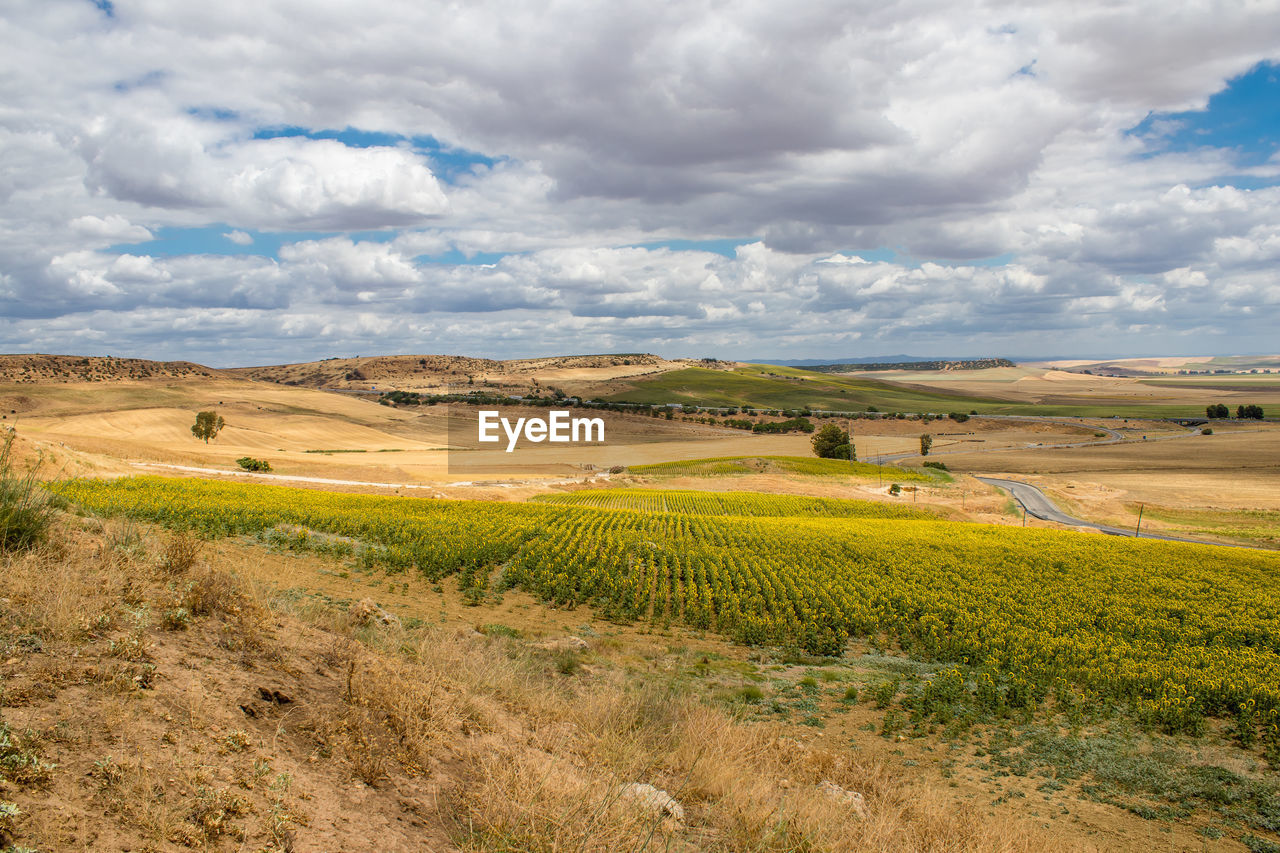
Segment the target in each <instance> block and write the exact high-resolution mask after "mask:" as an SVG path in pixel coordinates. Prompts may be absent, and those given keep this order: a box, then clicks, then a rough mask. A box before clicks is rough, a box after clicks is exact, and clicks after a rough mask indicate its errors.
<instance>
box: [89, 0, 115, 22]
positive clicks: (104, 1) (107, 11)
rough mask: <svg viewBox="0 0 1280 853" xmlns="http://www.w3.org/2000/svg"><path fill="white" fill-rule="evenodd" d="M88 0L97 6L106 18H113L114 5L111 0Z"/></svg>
mask: <svg viewBox="0 0 1280 853" xmlns="http://www.w3.org/2000/svg"><path fill="white" fill-rule="evenodd" d="M90 2H91V3H93V5H95V6H97V7H98V10H99V11H101V12H102V14H104V15H106V16H107V17H108V18H114V17H115V16H116V7H115V4H114V3H112V2H111V0H90Z"/></svg>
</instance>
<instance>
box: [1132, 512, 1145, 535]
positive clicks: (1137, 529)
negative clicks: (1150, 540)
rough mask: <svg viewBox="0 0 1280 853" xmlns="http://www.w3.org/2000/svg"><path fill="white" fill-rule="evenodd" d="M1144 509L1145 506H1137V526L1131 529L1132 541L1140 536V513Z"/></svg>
mask: <svg viewBox="0 0 1280 853" xmlns="http://www.w3.org/2000/svg"><path fill="white" fill-rule="evenodd" d="M1146 508H1147V507H1146V504H1138V526H1137V527H1135V528H1134V529H1133V538H1134V539H1139V538H1141V536H1142V511H1143V510H1144V509H1146Z"/></svg>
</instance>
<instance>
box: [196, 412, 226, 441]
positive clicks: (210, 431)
mask: <svg viewBox="0 0 1280 853" xmlns="http://www.w3.org/2000/svg"><path fill="white" fill-rule="evenodd" d="M226 425H227V422H226V421H224V420H223V419H222V415H220V414H218V413H217V412H197V413H196V422H195V423H194V424H193V425H192V426H191V434H192V435H194V436H195V437H196V438H201V439H204V443H205V444H208V443H209V439H211V438H215V437H216V436H217V435H218V433H219V432H220V431H221V430H222V428H223V427H224V426H226Z"/></svg>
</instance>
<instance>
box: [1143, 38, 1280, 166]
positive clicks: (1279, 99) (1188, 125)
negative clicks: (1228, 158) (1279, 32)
mask: <svg viewBox="0 0 1280 853" xmlns="http://www.w3.org/2000/svg"><path fill="white" fill-rule="evenodd" d="M1129 134H1130V135H1133V136H1138V137H1141V138H1143V139H1145V140H1146V141H1147V144H1148V146H1149V150H1148V152H1147V155H1146V156H1153V155H1155V154H1162V153H1165V152H1170V151H1193V150H1195V149H1197V148H1228V149H1231V150H1232V151H1234V152H1235V154H1236V162H1237V164H1238V165H1240V166H1244V167H1248V166H1257V165H1260V164H1262V163H1265V162H1266V161H1267V160H1268V159H1269V158H1270V157H1271V156H1272V155H1274V154H1275V153H1276V150H1277V147H1280V66H1277V65H1275V64H1273V63H1267V62H1261V63H1259V64H1257V65H1255V66H1254V67H1253V68H1252V69H1250V70H1249V71H1248V72H1246V73H1244V74H1241V75H1240V76H1239V77H1234V78H1232V79H1231V80H1229V81H1227V85H1226V88H1224V89H1223V90H1222V91H1220V92H1218V93H1217V94H1215V95H1213V96H1212V97H1211V98H1209V103H1208V104H1207V105H1206V107H1205V108H1204V109H1203V110H1191V111H1188V112H1181V113H1151V114H1149V115H1148V116H1147V117H1146V118H1145V119H1143V120H1142V121H1141V122H1140V123H1139V124H1138V125H1137V126H1135V127H1134V128H1132V129H1131V130H1130V131H1129Z"/></svg>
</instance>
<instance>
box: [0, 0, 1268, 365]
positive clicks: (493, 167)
mask: <svg viewBox="0 0 1280 853" xmlns="http://www.w3.org/2000/svg"><path fill="white" fill-rule="evenodd" d="M1276 31H1280V6H1277V5H1276V4H1274V3H1262V4H1259V3H1249V2H1244V0H1239V2H1227V3H1209V2H1191V3H1182V4H1179V5H1178V6H1177V7H1176V8H1172V7H1169V6H1168V5H1167V4H1158V3H1154V2H1145V0H1128V2H1121V3H1113V4H1106V5H1098V4H1093V5H1090V4H1079V3H1074V2H1067V0H1057V1H1056V2H1047V3H1041V4H1036V5H1034V6H1027V5H1025V4H1023V5H1022V6H1019V5H1011V4H1007V3H1001V2H987V0H970V2H964V3H959V4H957V3H954V2H943V0H922V1H921V2H919V3H912V4H907V5H902V4H897V5H893V4H889V5H885V4H881V5H874V4H873V5H869V6H865V7H864V8H860V9H851V8H850V6H849V5H848V4H847V3H837V2H834V0H824V2H817V3H809V4H804V5H803V6H802V7H797V6H795V5H794V4H791V5H786V4H781V3H778V2H776V0H731V2H728V3H725V2H719V0H696V2H693V3H688V4H682V5H681V6H680V7H678V8H677V7H663V6H655V5H654V4H652V3H642V2H639V0H620V2H616V3H610V4H587V3H565V4H558V5H555V6H552V7H546V8H534V7H528V8H521V7H518V6H515V7H513V6H512V5H511V4H508V3H501V2H498V0H477V2H474V3H467V4H462V5H458V4H446V3H443V2H440V3H436V2H426V3H424V2H418V0H389V2H385V3H379V4H376V5H375V6H372V7H359V8H357V7H355V6H352V5H351V4H349V3H343V2H339V0H312V2H309V3H305V4H299V3H295V2H293V0H272V1H271V2H268V3H265V4H263V3H252V4H251V3H241V2H229V3H222V4H217V5H215V6H209V5H207V4H206V5H204V6H201V5H191V4H172V3H165V2H161V1H160V0H119V2H117V3H115V5H114V14H113V15H112V16H108V15H106V14H104V13H103V12H102V11H100V10H99V9H98V8H96V7H95V5H94V4H91V3H87V2H85V3H48V2H38V0H16V2H14V3H11V4H9V7H8V8H7V9H6V13H5V15H4V16H3V19H0V41H2V43H4V44H5V45H6V51H5V54H4V56H3V57H0V98H2V99H3V100H2V101H0V102H3V103H4V104H5V109H4V110H2V111H0V270H2V271H3V273H2V274H0V306H2V307H0V317H2V318H4V319H3V320H0V335H2V336H3V337H2V338H0V340H2V341H3V342H4V346H3V347H0V348H3V349H10V350H12V349H29V348H43V349H50V348H54V349H57V348H61V349H77V348H78V344H77V343H76V341H77V340H81V339H82V338H77V337H76V336H77V335H79V334H84V335H89V336H90V338H89V339H94V338H93V337H92V336H97V339H101V340H103V341H104V342H110V341H116V342H117V346H116V349H118V350H121V351H125V350H129V349H133V350H137V351H143V350H145V351H146V352H149V353H152V354H164V355H172V356H180V355H184V352H183V350H182V347H190V348H191V349H192V352H196V351H199V352H203V353H205V356H204V357H205V358H208V359H209V360H211V361H215V362H220V363H225V362H227V361H231V360H237V359H240V358H242V357H247V355H246V354H248V353H262V354H263V356H264V357H268V358H270V359H271V360H283V359H288V358H292V357H294V356H297V357H303V356H308V357H309V356H315V355H325V354H328V353H329V351H336V350H343V351H349V350H350V349H351V348H352V347H354V346H361V347H363V348H364V349H368V350H372V349H374V348H382V349H400V350H417V349H445V348H449V349H453V350H459V351H477V352H479V351H483V352H492V353H495V354H503V353H504V352H509V353H516V352H521V353H528V352H538V351H551V350H555V349H581V348H582V344H581V343H575V341H576V340H577V336H586V337H589V338H591V347H592V348H609V347H610V346H617V347H621V348H627V349H634V348H642V349H664V348H666V349H665V350H664V351H668V352H670V353H671V354H679V353H690V354H716V352H717V351H718V352H721V353H723V354H725V355H741V356H745V355H752V354H786V353H787V352H790V353H793V354H809V353H818V354H821V353H829V354H832V355H850V354H854V351H852V350H849V349H848V348H849V347H856V348H857V350H858V351H876V352H878V351H881V350H884V351H894V352H902V351H904V350H907V349H911V348H913V347H914V348H916V349H918V350H920V351H924V352H944V353H958V352H980V351H996V350H999V351H1002V352H1012V353H1014V354H1023V353H1033V352H1045V353H1066V352H1071V351H1073V350H1080V349H1082V348H1085V349H1091V350H1093V351H1099V350H1115V349H1117V348H1119V349H1122V350H1125V349H1132V350H1148V351H1151V350H1155V349H1160V348H1165V347H1174V348H1178V349H1185V347H1184V346H1183V342H1184V341H1189V340H1190V341H1194V342H1195V344H1194V346H1192V348H1203V346H1204V345H1205V344H1206V342H1207V341H1210V340H1213V338H1212V336H1214V335H1217V336H1219V337H1218V338H1217V339H1216V340H1219V341H1221V342H1222V344H1221V345H1222V346H1227V345H1231V346H1235V347H1238V348H1250V347H1252V348H1263V347H1265V346H1268V344H1267V343H1266V342H1267V341H1268V340H1270V335H1271V332H1270V331H1269V330H1267V329H1265V326H1264V323H1265V320H1264V319H1263V318H1265V316H1266V315H1267V314H1268V312H1273V310H1274V307H1275V305H1276V304H1277V285H1276V283H1275V280H1274V277H1273V276H1272V274H1271V272H1270V271H1271V270H1272V269H1273V268H1274V263H1275V261H1276V260H1277V258H1280V190H1277V189H1275V188H1264V189H1255V190H1252V191H1249V190H1244V189H1238V188H1236V187H1234V186H1231V185H1230V182H1229V181H1227V180H1226V179H1225V178H1226V176H1231V175H1235V176H1241V175H1245V176H1248V177H1250V178H1252V179H1254V180H1255V181H1258V182H1260V183H1261V184H1262V185H1263V186H1264V187H1265V186H1267V185H1268V184H1272V183H1274V182H1275V180H1276V178H1277V177H1280V162H1278V161H1277V160H1276V159H1275V158H1273V159H1272V160H1271V161H1270V162H1268V163H1264V164H1262V165H1253V166H1250V167H1247V168H1246V167H1241V166H1239V165H1238V164H1236V163H1235V162H1234V161H1233V155H1232V153H1231V152H1230V151H1224V150H1220V149H1204V150H1196V151H1183V152H1166V153H1160V152H1159V151H1154V150H1151V149H1149V148H1148V146H1149V145H1151V144H1152V139H1141V138H1138V137H1136V136H1133V135H1131V134H1129V133H1127V131H1128V130H1129V129H1131V128H1133V127H1134V126H1136V125H1137V124H1138V123H1139V122H1141V121H1142V120H1143V119H1144V118H1145V117H1147V116H1148V115H1149V114H1151V113H1153V112H1162V111H1176V110H1188V109H1198V108H1202V107H1203V106H1204V105H1205V104H1206V102H1207V99H1208V98H1209V96H1210V95H1212V94H1213V93H1214V92H1216V91H1219V90H1220V89H1222V87H1223V86H1224V85H1225V81H1226V80H1227V79H1229V78H1230V77H1232V76H1234V75H1238V74H1241V73H1243V72H1245V71H1247V70H1248V69H1250V68H1251V67H1252V66H1253V65H1255V64H1256V63H1257V62H1260V61H1275V60H1277V59H1280V49H1277V47H1276V43H1275V39H1274V36H1273V35H1272V34H1274V33H1275V32H1276ZM287 127H291V128H300V129H302V130H304V131H321V130H342V129H344V128H355V129H359V130H361V131H367V132H372V133H381V134H386V136H382V137H377V138H375V139H374V141H375V142H378V144H376V145H372V146H368V147H353V146H350V145H345V144H343V143H342V142H339V141H337V140H334V139H322V138H310V137H308V136H307V135H289V136H276V137H275V138H264V137H269V136H271V134H270V133H265V134H264V133H262V132H261V131H263V130H264V129H270V128H287ZM1164 130H1167V128H1161V127H1157V128H1156V129H1155V130H1153V133H1154V134H1155V135H1156V136H1157V137H1158V135H1159V133H1161V132H1164ZM312 136H315V134H312ZM426 136H431V137H433V138H434V139H436V140H438V141H439V142H440V143H442V144H443V145H444V146H446V147H448V146H456V147H458V148H462V149H468V150H472V151H478V152H481V153H483V154H485V155H488V157H489V158H491V160H490V161H485V162H487V163H490V164H489V165H484V164H480V165H475V166H473V167H468V166H466V165H465V163H464V164H462V165H458V164H456V163H453V161H451V160H450V157H449V155H447V154H444V155H432V154H431V153H430V152H429V151H427V152H426V153H424V151H423V150H422V149H415V148H413V147H411V146H409V145H407V144H405V145H399V144H396V143H395V142H394V141H386V140H394V138H396V137H403V138H421V137H426ZM441 175H444V176H445V177H447V178H448V180H447V182H446V181H443V180H442V178H441V177H440V176H441ZM207 226H217V230H216V231H214V232H213V233H214V234H215V235H221V236H219V237H217V239H218V240H220V241H221V242H220V244H219V246H218V247H217V248H216V250H214V249H211V251H216V252H217V254H216V255H198V254H196V255H190V256H179V257H165V256H164V255H165V253H163V252H158V251H157V252H155V253H154V256H153V255H152V254H148V246H147V243H148V242H149V241H150V240H152V238H153V237H156V236H157V235H162V234H164V233H165V230H166V229H183V228H203V227H207ZM373 230H383V231H386V232H388V234H387V238H388V239H386V240H382V241H374V240H369V239H358V238H355V237H352V236H334V237H320V238H317V237H316V236H315V235H314V234H311V233H303V234H300V235H298V236H297V237H294V238H288V237H286V238H285V243H284V246H283V248H281V249H280V251H279V252H278V255H277V256H276V257H274V258H272V257H264V256H261V255H256V254H248V252H251V251H254V250H258V251H262V249H261V246H262V245H263V244H264V243H263V241H261V240H257V239H256V238H255V236H254V233H251V232H283V233H285V234H288V233H290V232H323V233H339V234H340V233H342V232H366V231H373ZM725 238H742V239H741V240H740V242H741V243H742V245H740V246H738V248H737V250H736V254H735V256H734V257H732V258H725V257H723V256H720V255H717V254H712V253H708V252H703V251H695V250H688V251H682V250H676V249H643V248H634V247H635V246H637V245H641V244H656V243H660V242H662V241H668V240H680V239H688V240H710V239H725ZM120 244H139V245H137V246H136V247H135V248H134V249H132V250H131V253H127V254H126V253H122V252H120V251H113V250H111V249H110V247H111V246H115V245H120ZM228 244H230V245H228ZM235 247H243V248H244V250H245V252H246V254H244V255H241V256H236V255H225V254H224V253H225V252H226V251H228V250H231V251H235V250H236V248H235ZM885 249H892V250H895V251H896V252H897V253H898V255H899V256H903V257H905V258H906V259H905V260H902V261H900V262H897V263H885V262H879V261H876V262H864V263H857V262H855V261H854V258H855V257H857V256H858V253H859V252H861V253H863V254H866V255H867V257H868V258H875V257H884V256H885V255H884V254H883V250H885ZM875 250H881V254H873V252H874V251H875ZM450 251H456V252H457V253H460V254H461V255H462V256H472V255H474V254H475V253H496V254H498V255H501V254H504V253H518V254H507V255H506V256H505V257H502V258H501V259H499V260H497V261H496V262H495V263H492V264H455V263H443V262H439V261H435V260H432V259H431V256H434V257H439V256H441V255H443V254H444V253H446V252H450ZM424 256H428V257H424ZM449 257H451V258H454V259H455V260H456V256H455V255H450V256H449ZM993 257H994V258H996V259H997V260H996V261H995V262H992V261H990V260H983V259H990V258H993ZM912 258H914V259H918V260H911V259H912ZM966 259H969V260H975V261H977V262H976V263H969V261H968V260H966ZM858 260H863V259H862V258H861V257H858ZM930 261H932V262H930ZM357 317H358V318H360V319H359V322H358V323H357V322H355V321H354V320H353V318H357ZM237 329H239V331H238V332H237ZM370 329H381V332H379V333H378V334H372V333H370V332H369V330H370ZM344 330H346V331H344ZM473 333H475V334H477V336H476V337H475V338H474V339H472V340H468V339H467V335H469V334H473ZM1206 336H1209V337H1206ZM307 341H310V342H311V343H304V342H307ZM59 342H61V343H60V344H59ZM378 342H381V343H380V344H379V345H378V346H376V347H375V346H374V344H377V343H378ZM55 344H58V345H57V346H55ZM161 350H163V351H162V352H161ZM220 353H221V354H220Z"/></svg>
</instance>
